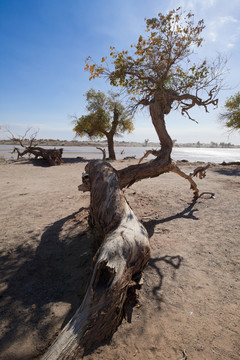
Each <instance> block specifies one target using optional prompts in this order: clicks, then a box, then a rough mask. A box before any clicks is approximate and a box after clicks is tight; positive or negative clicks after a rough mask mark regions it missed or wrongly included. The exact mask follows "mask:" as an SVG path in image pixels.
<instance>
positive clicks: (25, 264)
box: [0, 208, 94, 360]
mask: <svg viewBox="0 0 240 360" xmlns="http://www.w3.org/2000/svg"><path fill="white" fill-rule="evenodd" d="M79 214H80V215H81V216H83V215H85V214H86V209H83V208H82V209H80V210H79V212H76V213H74V214H72V215H70V216H68V217H65V218H63V219H61V220H59V221H57V222H55V223H53V224H52V225H51V226H49V227H48V228H46V230H45V231H44V233H43V235H42V237H41V242H40V244H39V246H38V247H37V250H36V251H34V250H33V248H32V247H31V246H30V245H29V246H24V245H22V246H19V247H18V248H17V249H15V250H14V251H13V252H8V253H7V254H0V268H1V281H3V283H2V284H3V285H2V289H3V291H2V292H1V295H0V306H1V307H0V308H1V311H0V317H1V323H2V326H1V328H2V329H1V330H2V331H1V332H2V334H1V339H0V349H1V354H5V353H6V354H7V351H8V349H9V348H10V349H11V346H12V344H14V342H15V341H16V339H17V341H21V340H22V341H23V342H24V341H26V339H27V337H28V336H29V337H31V336H32V333H35V334H36V335H35V336H36V339H37V343H38V348H37V349H34V348H35V346H33V349H32V350H33V352H32V353H30V354H29V357H28V356H24V357H23V356H22V355H21V354H19V357H18V358H17V359H19V360H20V359H21V360H22V359H23V358H24V359H33V358H34V356H35V354H34V352H36V350H37V352H38V353H39V352H42V351H43V349H44V348H45V347H46V346H47V345H48V343H49V340H51V339H52V338H53V336H54V333H55V332H56V330H55V328H56V326H58V327H59V324H62V327H63V326H64V325H65V324H66V323H67V322H68V320H69V319H70V318H71V317H72V315H73V314H74V312H75V311H76V309H77V308H78V306H79V305H80V303H81V301H82V299H83V296H84V292H85V288H86V286H87V282H88V278H89V275H90V272H91V267H92V258H93V254H94V239H93V237H92V236H91V234H90V233H89V232H88V231H86V226H85V227H84V226H82V225H81V221H80V222H79ZM33 240H34V239H33ZM36 241H37V239H36ZM34 350H35V351H34ZM4 356H5V357H4ZM4 356H3V358H2V357H1V356H0V357H1V359H8V358H9V359H10V358H11V355H10V357H7V356H6V355H4ZM17 359H16V358H15V360H17Z"/></svg>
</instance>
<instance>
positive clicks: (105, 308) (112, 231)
mask: <svg viewBox="0 0 240 360" xmlns="http://www.w3.org/2000/svg"><path fill="white" fill-rule="evenodd" d="M86 173H87V174H85V175H84V178H85V181H86V184H85V185H86V187H87V186H89V189H90V191H91V202H90V223H91V224H92V226H93V228H94V229H95V232H96V233H97V234H98V235H99V234H100V238H101V239H102V240H103V242H102V245H101V247H100V249H99V250H98V253H97V255H96V256H95V259H96V260H95V266H94V269H93V272H92V276H91V279H90V282H89V286H88V289H87V291H86V294H85V297H84V300H83V302H82V304H81V306H80V307H79V309H78V310H77V312H76V313H75V315H74V316H73V318H72V319H71V321H70V322H69V323H68V324H67V325H66V326H65V328H64V329H63V331H62V332H61V333H60V335H59V336H58V337H57V339H56V341H55V342H54V343H53V345H52V346H51V347H50V348H49V349H48V351H47V352H46V353H45V354H44V356H43V357H42V360H53V359H58V360H59V359H74V356H76V354H78V356H82V355H83V354H84V353H86V352H88V350H89V349H91V347H92V346H93V344H94V345H95V346H96V345H97V344H98V343H100V342H102V341H104V340H106V339H108V338H109V337H110V336H111V335H112V334H113V332H114V331H115V330H116V329H117V327H118V325H119V324H120V322H121V320H122V318H123V315H124V309H125V310H126V309H127V308H128V306H127V305H126V304H127V300H128V298H129V296H132V295H133V294H135V292H136V289H137V288H139V284H140V279H141V273H142V271H143V269H144V267H145V265H146V263H147V262H148V259H149V256H150V248H149V240H148V235H147V232H146V230H145V228H144V227H143V225H142V224H141V223H140V222H139V221H138V220H137V218H136V216H135V215H134V213H133V211H132V209H131V208H130V207H129V205H128V203H127V202H126V200H125V197H124V195H123V192H122V190H121V184H120V183H119V179H118V174H117V171H116V170H114V169H113V168H112V166H111V165H110V164H108V163H107V162H103V161H100V160H95V161H91V162H90V163H88V164H87V166H86Z"/></svg>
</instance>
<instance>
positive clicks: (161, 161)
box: [118, 99, 173, 187]
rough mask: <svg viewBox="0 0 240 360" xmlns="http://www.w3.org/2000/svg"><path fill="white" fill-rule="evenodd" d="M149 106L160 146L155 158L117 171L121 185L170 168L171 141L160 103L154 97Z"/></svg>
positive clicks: (158, 173) (167, 170) (156, 174)
mask: <svg viewBox="0 0 240 360" xmlns="http://www.w3.org/2000/svg"><path fill="white" fill-rule="evenodd" d="M149 107H150V115H151V118H152V123H153V125H154V127H155V130H156V132H157V135H158V138H159V141H160V145H161V148H160V150H158V151H156V152H155V153H156V159H154V160H152V161H149V162H147V163H144V164H137V165H132V166H129V167H127V168H124V169H122V170H119V171H118V174H119V177H120V181H121V184H122V186H123V187H125V186H130V185H131V184H133V183H134V182H136V181H139V180H142V179H145V178H149V177H150V178H151V177H156V176H159V175H160V174H163V173H165V172H169V171H171V169H172V164H171V157H170V156H171V152H172V146H173V143H172V139H171V137H170V136H169V134H168V132H167V129H166V126H165V120H164V113H163V110H162V104H161V102H160V101H158V99H155V100H153V101H152V102H151V103H150V105H149Z"/></svg>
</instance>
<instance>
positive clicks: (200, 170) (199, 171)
mask: <svg viewBox="0 0 240 360" xmlns="http://www.w3.org/2000/svg"><path fill="white" fill-rule="evenodd" d="M209 167H210V164H207V165H206V166H198V167H197V168H196V169H194V171H193V173H191V174H190V175H189V176H191V177H194V176H197V175H198V176H199V179H203V178H205V176H206V170H207V169H208V168H209Z"/></svg>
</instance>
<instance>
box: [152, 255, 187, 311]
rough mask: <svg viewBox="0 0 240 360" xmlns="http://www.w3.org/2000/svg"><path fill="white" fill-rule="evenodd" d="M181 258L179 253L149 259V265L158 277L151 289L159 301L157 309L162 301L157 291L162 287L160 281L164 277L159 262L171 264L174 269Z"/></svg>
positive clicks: (178, 266)
mask: <svg viewBox="0 0 240 360" xmlns="http://www.w3.org/2000/svg"><path fill="white" fill-rule="evenodd" d="M182 260H183V258H182V257H181V256H180V255H176V256H169V255H165V256H162V257H158V258H151V259H150V260H149V266H150V267H151V268H153V269H154V270H155V272H156V273H157V275H158V277H159V282H158V284H157V285H156V286H154V287H153V290H152V293H153V295H154V297H155V298H156V299H157V301H158V303H159V309H160V304H161V302H162V296H161V295H159V291H160V290H161V288H162V283H163V278H164V275H163V271H162V270H161V267H160V265H159V262H165V263H166V264H168V265H171V266H172V267H173V268H174V269H175V270H177V269H179V268H180V266H181V263H182Z"/></svg>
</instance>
